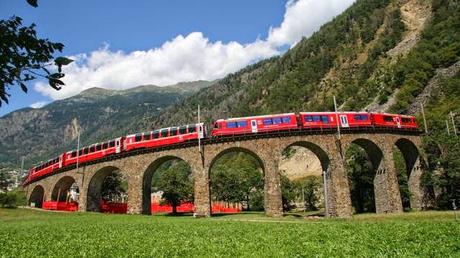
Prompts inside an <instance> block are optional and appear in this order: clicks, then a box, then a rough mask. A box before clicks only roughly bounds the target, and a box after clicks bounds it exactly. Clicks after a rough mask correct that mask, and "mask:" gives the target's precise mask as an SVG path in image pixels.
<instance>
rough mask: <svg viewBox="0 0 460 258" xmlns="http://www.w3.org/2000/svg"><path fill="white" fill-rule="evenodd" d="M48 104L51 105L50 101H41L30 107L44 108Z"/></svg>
mask: <svg viewBox="0 0 460 258" xmlns="http://www.w3.org/2000/svg"><path fill="white" fill-rule="evenodd" d="M48 103H49V102H48V101H39V102H35V103H33V104H32V105H30V107H31V108H42V107H44V106H46V105H47V104H48Z"/></svg>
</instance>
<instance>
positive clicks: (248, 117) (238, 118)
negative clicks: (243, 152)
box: [216, 113, 295, 122]
mask: <svg viewBox="0 0 460 258" xmlns="http://www.w3.org/2000/svg"><path fill="white" fill-rule="evenodd" d="M292 115H295V113H284V114H274V115H261V116H246V117H232V118H226V119H218V120H216V122H221V121H234V120H241V119H252V118H264V117H278V116H292Z"/></svg>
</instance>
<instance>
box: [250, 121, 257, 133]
mask: <svg viewBox="0 0 460 258" xmlns="http://www.w3.org/2000/svg"><path fill="white" fill-rule="evenodd" d="M251 130H252V132H253V133H257V121H256V120H251Z"/></svg>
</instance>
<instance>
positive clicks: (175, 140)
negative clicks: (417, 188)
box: [23, 112, 418, 184]
mask: <svg viewBox="0 0 460 258" xmlns="http://www.w3.org/2000/svg"><path fill="white" fill-rule="evenodd" d="M337 124H338V125H339V126H340V127H341V128H359V129H365V128H380V129H384V128H387V129H394V130H417V129H418V125H417V122H416V120H415V117H414V116H405V115H397V114H386V113H367V112H337V113H335V112H301V113H299V114H298V115H297V114H295V113H286V114H276V115H265V116H251V117H240V118H228V119H219V120H216V121H215V122H214V123H213V127H212V129H211V137H229V136H233V135H244V134H257V133H267V132H280V131H289V130H319V129H320V130H322V129H331V130H333V129H336V128H337V126H338V125H337ZM205 137H206V127H205V125H204V124H203V123H200V124H190V125H184V126H175V127H168V128H162V129H157V130H154V131H150V132H144V133H137V134H130V135H127V136H122V137H118V138H115V139H112V140H110V141H107V142H102V143H96V144H92V145H90V146H87V147H83V148H81V149H80V150H78V152H77V150H72V151H68V152H65V153H63V154H61V155H60V156H59V157H56V158H54V159H51V160H49V161H47V162H45V163H42V164H40V165H38V166H35V167H32V168H31V169H30V170H29V175H28V177H27V179H26V180H25V181H24V183H23V184H28V183H29V182H31V181H34V180H35V179H37V178H40V177H43V176H46V175H49V174H52V173H53V172H55V171H56V170H57V169H59V168H63V167H67V166H71V165H74V164H76V163H77V160H78V162H79V163H80V164H84V163H87V162H90V161H95V160H100V159H103V158H105V157H108V156H111V155H116V154H119V153H122V152H129V151H134V150H139V149H149V148H157V147H164V146H168V145H173V144H180V143H183V142H187V141H195V140H197V139H199V138H200V139H202V138H205Z"/></svg>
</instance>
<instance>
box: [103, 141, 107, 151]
mask: <svg viewBox="0 0 460 258" xmlns="http://www.w3.org/2000/svg"><path fill="white" fill-rule="evenodd" d="M108 147H109V144H108V143H107V142H104V143H103V144H102V149H104V150H105V149H107V148H108Z"/></svg>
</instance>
